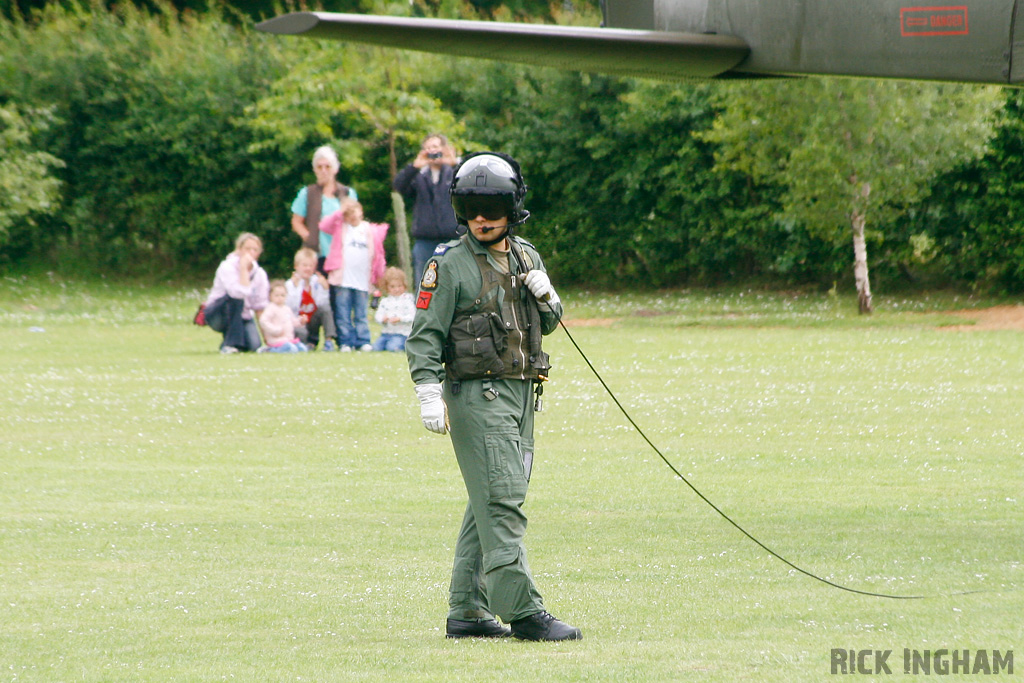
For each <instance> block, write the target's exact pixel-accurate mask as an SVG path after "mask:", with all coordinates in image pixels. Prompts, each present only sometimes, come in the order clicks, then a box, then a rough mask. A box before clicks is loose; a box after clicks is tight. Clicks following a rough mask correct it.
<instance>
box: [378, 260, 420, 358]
mask: <svg viewBox="0 0 1024 683" xmlns="http://www.w3.org/2000/svg"><path fill="white" fill-rule="evenodd" d="M407 288H408V287H407V284H406V280H405V271H403V270H402V269H401V268H394V267H391V268H388V269H387V270H385V271H384V291H386V292H387V293H388V295H387V296H386V297H384V298H382V299H381V300H380V304H379V305H378V306H377V314H376V316H375V317H376V320H377V322H379V323H380V325H381V334H380V336H379V337H377V340H376V341H375V342H373V350H374V351H405V340H406V339H407V338H408V337H409V333H410V332H412V319H413V318H414V317H416V302H415V301H414V300H413V296H412V294H410V293H409V292H408V291H406V290H407Z"/></svg>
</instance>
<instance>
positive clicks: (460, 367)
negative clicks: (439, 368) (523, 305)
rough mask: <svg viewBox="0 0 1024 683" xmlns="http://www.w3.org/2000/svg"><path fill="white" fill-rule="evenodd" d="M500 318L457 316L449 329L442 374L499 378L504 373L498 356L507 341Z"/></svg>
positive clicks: (457, 377) (484, 314) (459, 377)
mask: <svg viewBox="0 0 1024 683" xmlns="http://www.w3.org/2000/svg"><path fill="white" fill-rule="evenodd" d="M504 328H505V326H504V324H503V323H502V321H501V316H499V315H498V314H497V313H494V312H489V311H486V312H479V313H471V314H469V315H466V316H462V317H460V318H459V319H458V320H456V321H455V322H453V323H452V326H451V328H450V329H449V330H448V343H447V344H446V346H445V361H446V362H445V372H446V373H447V375H448V378H449V379H452V380H462V379H481V378H485V377H499V376H500V375H501V373H502V372H503V371H504V370H505V364H504V363H503V362H502V361H501V354H503V353H504V352H505V347H506V346H507V344H508V339H507V338H506V335H505V329H504Z"/></svg>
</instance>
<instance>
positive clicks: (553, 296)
mask: <svg viewBox="0 0 1024 683" xmlns="http://www.w3.org/2000/svg"><path fill="white" fill-rule="evenodd" d="M523 284H524V285H526V286H527V287H529V289H530V291H531V292H532V293H533V296H534V298H536V299H537V304H538V306H539V308H540V309H541V310H546V311H550V310H553V308H554V305H555V304H557V303H558V302H559V298H558V292H556V291H555V288H554V287H552V286H551V278H549V277H548V274H547V273H545V272H544V271H542V270H531V271H530V272H529V273H527V274H526V277H524V278H523Z"/></svg>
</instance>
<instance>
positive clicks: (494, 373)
mask: <svg viewBox="0 0 1024 683" xmlns="http://www.w3.org/2000/svg"><path fill="white" fill-rule="evenodd" d="M462 239H463V240H466V239H469V238H468V237H466V236H463V237H462ZM510 242H511V240H510ZM512 248H513V249H517V250H518V252H517V253H518V254H519V256H520V258H522V259H523V260H525V261H526V263H524V266H525V267H526V268H527V269H529V268H531V267H532V265H533V264H532V262H530V260H529V256H528V255H527V254H526V253H525V252H524V251H523V250H522V248H521V247H519V245H518V244H513V247H512ZM473 257H474V258H475V260H476V263H477V266H478V267H479V269H480V276H481V280H482V284H481V286H480V292H479V294H477V296H476V299H475V300H474V302H473V306H472V307H470V308H469V309H466V310H464V311H456V312H455V318H454V319H453V320H452V324H451V326H450V327H449V329H448V340H447V343H446V344H445V354H444V355H445V373H446V375H447V377H448V379H449V380H452V381H460V380H466V379H533V380H539V379H542V378H547V375H548V371H549V370H550V369H551V363H550V361H549V359H548V354H546V353H544V351H543V350H542V349H541V326H540V311H539V310H538V308H537V301H536V299H534V297H533V295H532V294H531V293H530V291H529V290H528V289H527V288H526V287H525V286H524V285H522V284H521V283H520V282H519V278H518V277H516V275H515V274H514V273H502V272H500V271H498V270H496V269H494V268H493V267H492V266H491V265H490V264H489V263H487V255H486V254H476V253H474V254H473ZM510 258H515V256H514V255H512V254H510ZM499 292H500V293H501V294H502V296H500V297H499ZM499 299H500V302H499Z"/></svg>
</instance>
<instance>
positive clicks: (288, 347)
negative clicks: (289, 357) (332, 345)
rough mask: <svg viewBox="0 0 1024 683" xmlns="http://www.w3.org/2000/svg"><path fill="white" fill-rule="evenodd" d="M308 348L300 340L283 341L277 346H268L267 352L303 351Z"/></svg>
mask: <svg viewBox="0 0 1024 683" xmlns="http://www.w3.org/2000/svg"><path fill="white" fill-rule="evenodd" d="M308 350H309V349H307V348H306V345H305V344H303V343H302V342H285V343H284V344H280V345H278V346H268V347H267V351H268V352H269V353H305V352H306V351H308Z"/></svg>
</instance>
